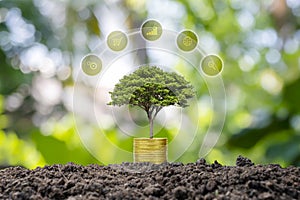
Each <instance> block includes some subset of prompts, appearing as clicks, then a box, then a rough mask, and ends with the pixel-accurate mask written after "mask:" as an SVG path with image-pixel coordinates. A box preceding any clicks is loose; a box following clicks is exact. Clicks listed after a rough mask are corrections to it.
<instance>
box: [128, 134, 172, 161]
mask: <svg viewBox="0 0 300 200" xmlns="http://www.w3.org/2000/svg"><path fill="white" fill-rule="evenodd" d="M167 144H168V139H167V138H134V141H133V159H134V162H151V163H154V164H160V163H163V162H167V152H168V147H167Z"/></svg>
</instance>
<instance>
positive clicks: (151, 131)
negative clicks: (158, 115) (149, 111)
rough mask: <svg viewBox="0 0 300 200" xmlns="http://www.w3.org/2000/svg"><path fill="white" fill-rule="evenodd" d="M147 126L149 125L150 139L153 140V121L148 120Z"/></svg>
mask: <svg viewBox="0 0 300 200" xmlns="http://www.w3.org/2000/svg"><path fill="white" fill-rule="evenodd" d="M149 124H150V138H151V139H152V138H153V119H151V118H149Z"/></svg>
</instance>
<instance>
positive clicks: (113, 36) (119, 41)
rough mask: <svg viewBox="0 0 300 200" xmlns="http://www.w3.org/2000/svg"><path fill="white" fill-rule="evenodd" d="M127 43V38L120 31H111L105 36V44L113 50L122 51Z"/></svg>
mask: <svg viewBox="0 0 300 200" xmlns="http://www.w3.org/2000/svg"><path fill="white" fill-rule="evenodd" d="M127 43H128V38H127V36H126V34H125V33H123V32H121V31H114V32H111V33H110V34H109V35H108V37H107V45H108V47H109V48H110V49H111V50H113V51H122V50H123V49H125V47H126V46H127Z"/></svg>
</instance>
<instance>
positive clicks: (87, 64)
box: [81, 55, 102, 76]
mask: <svg viewBox="0 0 300 200" xmlns="http://www.w3.org/2000/svg"><path fill="white" fill-rule="evenodd" d="M81 68H82V70H83V72H84V73H86V74H87V75H89V76H95V75H97V74H99V72H100V71H101V69H102V62H101V60H100V58H99V57H98V56H96V55H87V56H85V57H84V58H83V59H82V61H81Z"/></svg>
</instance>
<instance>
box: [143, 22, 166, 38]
mask: <svg viewBox="0 0 300 200" xmlns="http://www.w3.org/2000/svg"><path fill="white" fill-rule="evenodd" d="M161 34H162V27H161V25H160V23H159V22H157V21H155V20H148V21H146V22H144V24H143V25H142V35H143V37H144V38H145V39H146V40H150V41H154V40H157V39H158V38H160V36H161Z"/></svg>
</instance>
